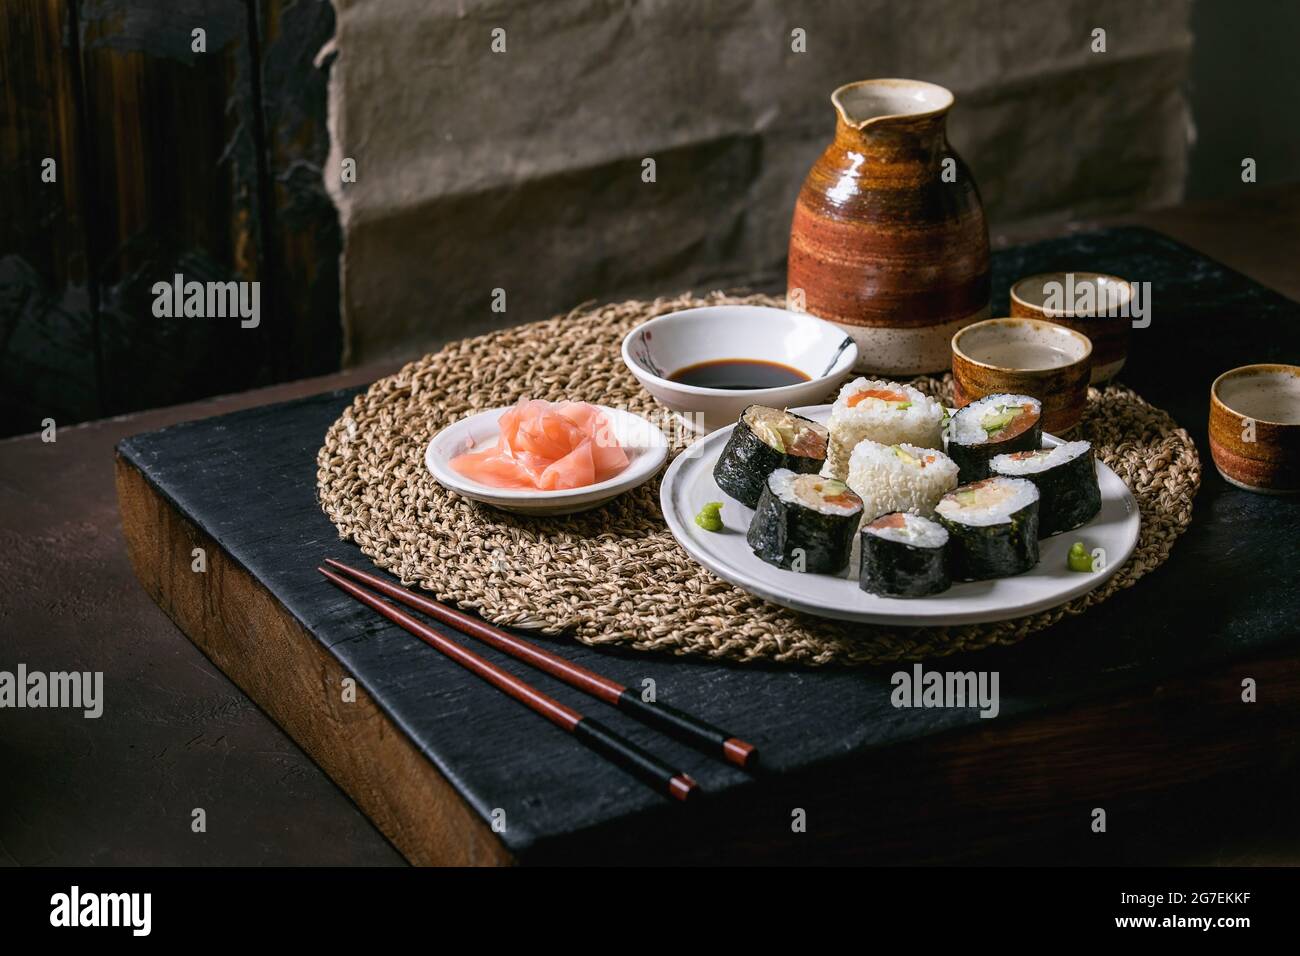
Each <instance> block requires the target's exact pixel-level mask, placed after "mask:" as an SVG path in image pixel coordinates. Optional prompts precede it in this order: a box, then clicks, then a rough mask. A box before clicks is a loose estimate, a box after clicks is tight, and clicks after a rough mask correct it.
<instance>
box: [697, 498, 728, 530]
mask: <svg viewBox="0 0 1300 956" xmlns="http://www.w3.org/2000/svg"><path fill="white" fill-rule="evenodd" d="M721 511H722V502H721V501H710V502H709V503H708V504H706V505H705V506H704V507H703V508H701V509H700V513H699V514H697V515H696V516H695V523H696V524H697V525H699V526H700V527H701V528H703V529H704V530H705V531H721V530H722V515H721V514H719V512H721Z"/></svg>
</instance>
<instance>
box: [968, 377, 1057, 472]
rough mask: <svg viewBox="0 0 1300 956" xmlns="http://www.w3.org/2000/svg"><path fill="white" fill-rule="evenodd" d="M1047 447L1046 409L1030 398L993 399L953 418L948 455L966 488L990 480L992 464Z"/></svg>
mask: <svg viewBox="0 0 1300 956" xmlns="http://www.w3.org/2000/svg"><path fill="white" fill-rule="evenodd" d="M1042 445H1043V406H1042V403H1041V402H1039V401H1038V399H1036V398H1030V397H1029V396H1028V395H990V396H988V397H987V398H981V399H979V400H978V401H974V402H971V403H970V404H969V405H967V406H966V407H965V408H963V409H960V410H959V411H958V412H957V414H955V415H953V416H952V422H951V423H950V424H949V426H948V454H949V456H950V457H951V458H952V460H953V461H955V462H956V463H957V467H958V468H960V469H961V480H962V483H963V484H966V483H968V482H972V481H979V480H980V479H981V478H987V477H988V476H989V460H990V459H992V458H993V456H994V455H1003V454H1007V453H1008V452H1013V451H1033V450H1035V449H1037V448H1041V447H1042Z"/></svg>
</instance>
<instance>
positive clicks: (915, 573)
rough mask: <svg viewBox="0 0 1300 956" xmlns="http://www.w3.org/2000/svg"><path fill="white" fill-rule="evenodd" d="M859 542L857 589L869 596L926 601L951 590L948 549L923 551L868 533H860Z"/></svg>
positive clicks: (927, 549) (923, 549)
mask: <svg viewBox="0 0 1300 956" xmlns="http://www.w3.org/2000/svg"><path fill="white" fill-rule="evenodd" d="M858 539H859V543H860V546H861V551H860V554H859V563H858V587H860V588H862V590H864V591H866V592H867V593H868V594H881V595H884V596H885V597H925V596H926V595H927V594H938V593H939V592H941V591H946V590H948V588H949V587H951V586H952V578H951V577H950V575H949V573H948V547H947V545H944V546H943V547H938V548H921V547H917V546H916V545H912V544H907V543H905V542H903V541H891V540H890V539H889V538H882V537H880V536H879V535H875V534H871V533H870V532H869V531H867V530H865V529H863V530H862V531H861V532H859V534H858ZM949 540H951V536H950V537H949Z"/></svg>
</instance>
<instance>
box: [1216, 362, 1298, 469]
mask: <svg viewBox="0 0 1300 956" xmlns="http://www.w3.org/2000/svg"><path fill="white" fill-rule="evenodd" d="M1210 454H1211V455H1213V456H1214V464H1215V467H1216V468H1218V469H1219V474H1221V475H1223V477H1224V478H1226V479H1227V480H1228V481H1230V482H1232V483H1233V484H1234V485H1236V486H1237V487H1238V488H1244V489H1246V490H1247V491H1261V492H1264V493H1266V494H1285V493H1288V492H1294V491H1300V366H1295V365H1243V366H1241V368H1234V369H1232V370H1231V371H1228V372H1224V373H1223V374H1222V375H1220V376H1219V377H1218V378H1216V379H1215V380H1214V384H1213V385H1211V386H1210Z"/></svg>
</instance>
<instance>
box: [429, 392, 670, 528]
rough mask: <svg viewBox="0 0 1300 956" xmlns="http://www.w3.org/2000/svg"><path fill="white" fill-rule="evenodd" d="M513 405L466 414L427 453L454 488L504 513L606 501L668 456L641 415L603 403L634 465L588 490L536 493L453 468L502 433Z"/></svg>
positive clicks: (571, 509) (580, 507) (664, 442)
mask: <svg viewBox="0 0 1300 956" xmlns="http://www.w3.org/2000/svg"><path fill="white" fill-rule="evenodd" d="M511 407H513V406H509V405H507V406H505V407H504V408H493V409H490V410H488V411H486V412H479V413H478V414H477V415H471V416H470V417H469V418H462V419H461V420H460V421H458V422H454V423H452V424H450V425H448V426H447V427H446V428H444V429H443V430H442V431H440V432H438V434H436V435H434V436H433V438H432V440H431V441H430V442H429V447H428V448H426V449H425V452H424V464H425V467H426V468H428V469H429V472H430V473H431V474H432V475H433V477H434V478H435V479H437V481H438V484H440V485H442V486H443V487H444V488H446V489H448V490H449V491H454V492H456V493H457V494H458V495H462V496H464V497H466V498H469V499H470V500H471V501H479V502H482V503H483V504H487V505H492V507H494V508H500V509H501V510H502V511H510V512H513V513H515V514H530V515H567V514H573V513H575V512H578V511H587V510H588V509H590V508H596V507H598V506H600V505H603V504H604V503H605V502H607V501H609V500H610V499H612V498H616V497H617V496H618V495H621V494H622V493H623V492H625V491H630V490H631V489H633V488H635V487H637V486H638V485H641V484H644V483H645V482H647V481H649V480H650V479H651V478H653V477H654V476H655V474H656V473H657V472H658V471H659V468H660V467H661V466H662V465H663V463H664V459H666V458H667V457H668V439H667V438H666V437H665V436H664V433H663V432H661V431H660V430H659V429H658V428H656V427H655V426H654V425H652V424H650V422H648V421H646V420H645V419H644V418H642V417H641V416H640V415H633V414H632V413H631V412H625V411H622V410H620V409H617V408H609V407H607V406H605V405H597V406H596V408H599V409H600V410H601V411H602V412H604V413H605V417H606V418H607V419H608V420H609V425H610V431H611V432H612V433H613V435H614V437H615V438H616V439H617V440H618V443H619V444H620V445H621V446H623V450H624V451H625V452H627V457H628V466H627V467H626V468H624V469H623V470H622V471H621V472H619V473H618V474H617V475H615V476H614V477H613V478H608V479H606V480H605V481H601V482H597V483H596V484H594V485H587V486H585V487H582V488H565V489H561V490H558V491H534V490H531V489H528V488H494V487H492V486H491V485H484V484H481V483H479V482H477V481H472V480H470V479H469V478H466V477H465V476H464V475H462V474H459V473H458V472H456V471H454V470H452V468H451V464H450V462H451V459H453V458H455V457H456V456H457V455H459V454H462V453H463V452H466V451H471V450H473V449H476V448H484V447H487V446H489V445H492V444H494V443H495V442H496V440H497V435H498V434H499V433H500V428H499V422H500V420H501V416H502V415H503V414H505V413H506V412H507V411H509V410H510V408H511Z"/></svg>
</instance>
